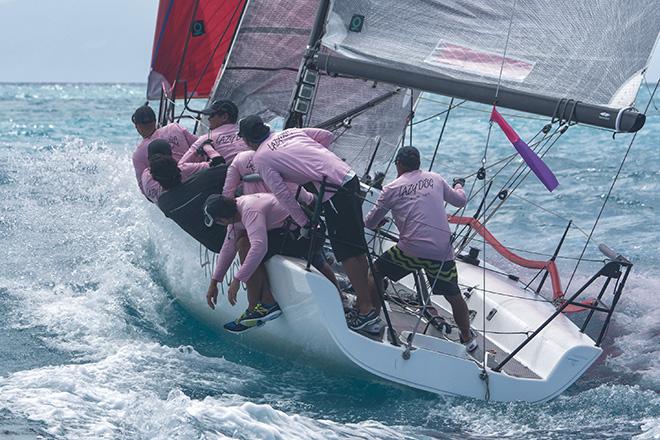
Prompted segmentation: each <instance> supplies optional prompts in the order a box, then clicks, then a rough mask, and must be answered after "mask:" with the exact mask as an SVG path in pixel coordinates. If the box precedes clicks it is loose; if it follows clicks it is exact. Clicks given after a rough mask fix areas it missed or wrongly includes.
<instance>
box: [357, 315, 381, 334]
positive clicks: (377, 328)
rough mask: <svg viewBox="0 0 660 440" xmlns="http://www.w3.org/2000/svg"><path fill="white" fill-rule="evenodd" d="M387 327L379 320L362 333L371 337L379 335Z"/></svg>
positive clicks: (365, 328) (366, 327)
mask: <svg viewBox="0 0 660 440" xmlns="http://www.w3.org/2000/svg"><path fill="white" fill-rule="evenodd" d="M383 327H385V324H384V323H383V320H382V319H380V317H379V318H378V320H377V321H376V322H374V323H372V324H369V325H367V326H365V327H364V328H363V329H362V331H363V332H365V333H369V334H370V335H377V334H379V333H380V331H381V330H382V329H383Z"/></svg>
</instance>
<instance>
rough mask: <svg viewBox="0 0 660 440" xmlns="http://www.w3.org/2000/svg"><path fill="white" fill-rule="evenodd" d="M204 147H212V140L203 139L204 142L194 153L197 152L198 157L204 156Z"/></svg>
mask: <svg viewBox="0 0 660 440" xmlns="http://www.w3.org/2000/svg"><path fill="white" fill-rule="evenodd" d="M204 145H213V139H211V138H208V139H204V142H202V143H201V144H199V146H198V147H197V150H195V151H197V154H198V155H200V156H206V151H204Z"/></svg>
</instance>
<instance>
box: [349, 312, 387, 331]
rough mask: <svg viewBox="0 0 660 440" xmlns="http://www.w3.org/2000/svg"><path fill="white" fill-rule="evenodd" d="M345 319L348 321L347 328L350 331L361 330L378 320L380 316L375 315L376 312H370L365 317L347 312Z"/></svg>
mask: <svg viewBox="0 0 660 440" xmlns="http://www.w3.org/2000/svg"><path fill="white" fill-rule="evenodd" d="M346 319H347V321H348V328H350V329H351V330H362V329H363V328H365V327H366V326H368V325H369V324H373V323H374V322H376V321H378V320H379V319H380V315H379V314H378V313H376V310H371V311H370V312H369V313H367V314H366V315H361V314H359V313H357V312H352V313H351V312H349V313H347V314H346Z"/></svg>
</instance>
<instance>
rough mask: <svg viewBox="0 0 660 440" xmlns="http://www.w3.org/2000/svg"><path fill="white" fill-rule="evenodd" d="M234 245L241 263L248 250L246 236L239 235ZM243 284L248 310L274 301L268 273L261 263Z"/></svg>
mask: <svg viewBox="0 0 660 440" xmlns="http://www.w3.org/2000/svg"><path fill="white" fill-rule="evenodd" d="M236 247H237V248H238V257H239V258H240V259H241V263H242V262H243V260H244V259H245V256H246V255H247V253H248V251H249V250H250V241H249V240H248V239H247V237H241V238H239V239H238V241H237V242H236ZM245 284H246V287H247V300H248V309H249V310H252V309H254V306H256V305H257V304H259V303H265V304H273V303H274V302H275V300H274V299H273V295H272V294H271V292H270V286H269V285H268V274H267V273H266V268H265V267H264V265H263V264H260V265H259V267H257V270H255V271H254V274H252V276H251V277H250V279H249V280H247V282H246V283H245Z"/></svg>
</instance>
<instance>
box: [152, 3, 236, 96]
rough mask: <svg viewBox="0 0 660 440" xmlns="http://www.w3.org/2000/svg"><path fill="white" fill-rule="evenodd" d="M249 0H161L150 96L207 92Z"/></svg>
mask: <svg viewBox="0 0 660 440" xmlns="http://www.w3.org/2000/svg"><path fill="white" fill-rule="evenodd" d="M245 2H246V0H223V1H217V0H160V4H159V6H158V20H157V21H156V34H155V35H154V46H153V51H152V54H151V72H150V73H149V84H148V86H147V97H148V98H149V99H159V98H160V96H161V90H162V89H163V87H164V88H165V90H166V91H167V92H168V94H169V95H170V96H174V95H176V97H177V98H181V97H184V93H187V95H188V96H187V97H195V98H205V97H208V96H209V94H210V93H211V89H212V88H213V84H214V82H215V78H216V76H217V75H218V72H219V71H220V68H221V67H222V64H223V63H224V61H225V58H226V56H227V53H228V52H229V49H230V47H231V43H232V40H233V38H234V34H235V32H236V28H237V27H238V23H239V21H240V18H241V15H242V14H243V9H244V7H245Z"/></svg>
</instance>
